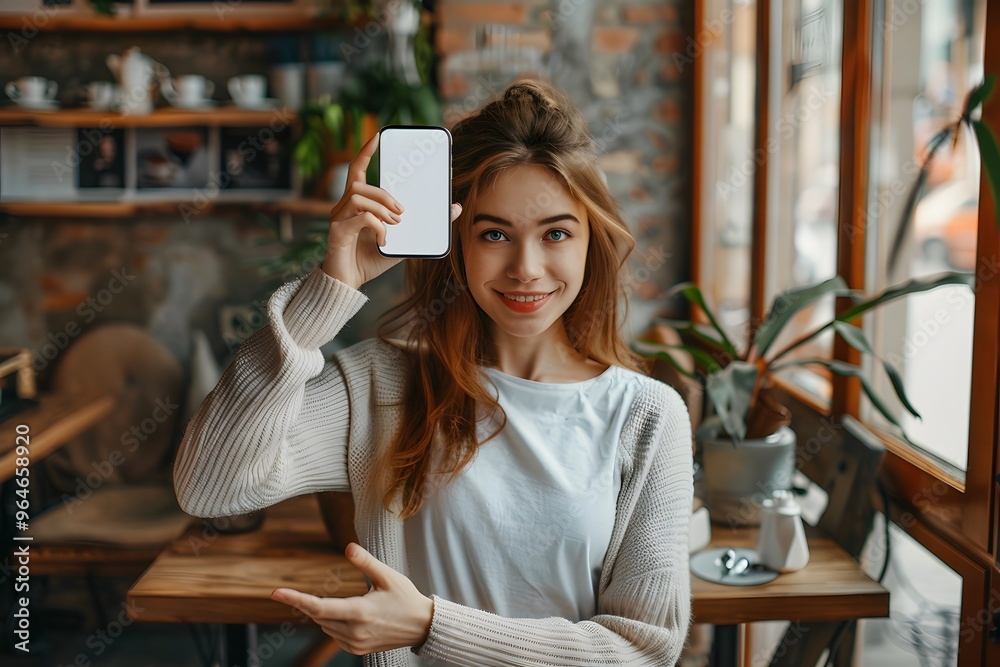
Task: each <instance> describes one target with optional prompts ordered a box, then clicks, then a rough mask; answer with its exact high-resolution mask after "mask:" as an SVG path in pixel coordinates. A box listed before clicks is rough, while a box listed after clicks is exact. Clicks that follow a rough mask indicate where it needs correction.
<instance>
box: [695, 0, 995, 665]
mask: <svg viewBox="0 0 1000 667" xmlns="http://www.w3.org/2000/svg"><path fill="white" fill-rule="evenodd" d="M876 3H882V4H881V5H880V6H878V7H876ZM891 3H892V0H856V1H847V0H845V2H843V11H844V15H843V36H844V37H843V45H842V48H843V52H842V61H841V72H842V81H841V97H840V120H841V122H840V129H841V132H840V143H841V160H840V188H839V202H838V204H839V206H838V246H837V270H838V273H839V274H840V275H841V276H843V277H844V279H845V281H846V282H847V284H848V285H849V286H850V287H851V288H855V289H864V287H865V277H866V276H865V249H866V220H865V215H866V212H867V210H868V201H869V199H868V195H869V186H870V173H869V172H870V167H869V164H870V155H871V150H872V149H873V146H872V132H871V128H872V120H873V117H872V112H873V99H872V95H873V84H874V80H873V69H872V68H873V53H872V46H873V43H874V42H873V39H884V36H882V35H879V34H876V33H875V28H876V26H875V25H874V23H875V16H876V9H879V10H880V12H879V15H882V16H888V15H891V13H890V9H891ZM882 7H885V10H884V12H885V13H884V14H883V13H882V11H881V10H882ZM774 11H780V4H775V5H774V7H772V3H771V2H769V1H768V0H758V2H757V26H756V34H757V54H758V56H757V67H756V74H757V96H756V103H755V119H754V122H755V127H756V131H755V139H754V143H755V146H754V147H755V149H756V151H757V152H756V154H757V155H759V156H762V160H761V162H760V163H758V167H757V169H756V171H755V174H754V183H753V193H754V204H753V240H752V246H751V269H750V272H751V275H750V285H751V293H750V294H751V296H750V313H751V326H753V327H756V326H757V325H759V323H760V322H761V321H762V320H763V318H764V316H765V315H766V308H767V299H766V297H767V295H766V284H765V267H766V262H767V248H768V242H767V241H768V238H767V235H768V222H769V219H770V216H771V215H772V213H771V212H770V210H769V207H771V205H772V202H770V201H769V200H768V197H769V192H768V185H769V182H768V179H769V178H772V177H773V176H771V171H772V170H770V169H769V168H768V166H769V163H770V160H769V157H770V156H769V155H768V153H767V151H766V150H760V149H761V148H762V147H764V146H766V144H767V141H768V138H769V134H768V133H769V128H770V124H771V123H770V120H771V119H770V114H771V108H770V107H771V104H770V103H769V97H770V93H769V91H770V89H771V85H772V82H771V71H772V69H771V67H772V59H773V58H774V57H775V55H774V54H773V53H772V39H771V26H772V25H773V23H772V18H773V17H772V13H773V12H774ZM694 18H695V26H700V25H703V24H704V22H705V18H706V17H705V16H704V7H703V3H700V2H699V3H695V12H694ZM990 35H993V37H992V38H991V37H990ZM985 44H986V47H985V48H986V51H985V71H986V72H993V73H998V74H1000V7H994V9H993V11H990V10H989V8H988V7H987V10H986V40H985ZM701 60H702V59H700V58H699V59H696V61H695V70H694V99H695V102H694V104H695V113H694V114H693V118H694V142H693V147H694V160H693V164H694V173H693V185H694V188H695V190H694V197H693V202H694V206H693V213H694V216H693V226H694V229H693V234H692V240H693V264H692V271H693V276H694V279H695V280H696V281H701V279H702V276H701V269H702V267H701V261H700V257H701V255H700V253H701V250H702V244H703V239H702V233H703V230H704V227H703V224H704V220H703V214H704V209H703V207H702V206H701V196H702V193H703V192H704V190H703V188H704V187H706V185H707V184H706V179H705V174H704V173H703V169H704V159H703V156H702V154H701V150H702V146H703V144H704V142H703V136H704V133H705V132H706V131H712V128H706V127H705V126H704V121H703V118H704V114H702V113H699V109H698V107H699V105H700V104H702V103H703V101H704V92H705V91H704V85H703V75H704V72H703V69H702V68H703V65H702V63H701ZM998 97H1000V95H994V99H993V100H991V101H990V102H989V103H987V104H986V105H985V106H984V109H983V120H984V121H985V122H986V123H988V124H989V125H990V127H992V128H994V129H995V130H1000V102H998V101H997V99H996V98H998ZM979 201H980V206H979V225H978V239H977V241H978V244H977V263H976V267H977V275H980V276H981V277H982V278H983V279H982V280H979V281H977V284H976V299H975V314H974V317H975V322H974V327H973V357H972V359H973V361H972V364H973V372H972V390H971V404H970V429H969V443H970V445H969V457H968V465H967V471H966V474H965V479H964V482H963V480H962V479H961V476H959V475H954V474H949V472H948V471H947V469H941V468H938V467H935V466H934V465H933V464H931V463H929V462H928V461H927V460H926V459H925V458H923V457H922V456H920V455H919V454H918V453H917V452H915V451H914V450H913V449H912V448H911V447H909V446H907V445H905V444H904V443H902V442H901V441H899V440H898V439H897V438H895V437H894V436H893V435H892V434H889V433H887V432H885V431H884V430H883V429H880V428H878V427H877V426H874V425H872V424H868V426H869V427H870V428H872V430H873V431H874V432H875V433H876V434H877V435H879V437H880V438H881V439H882V440H883V442H884V443H885V445H886V449H887V451H886V456H885V459H884V462H883V465H882V468H881V470H880V477H881V479H882V481H883V483H884V485H885V487H886V489H887V490H888V492H889V495H890V501H891V505H892V507H891V509H890V512H889V514H890V517H891V518H892V519H893V521H894V522H896V523H897V525H900V527H902V528H903V529H904V530H905V531H906V532H907V533H908V534H909V535H910V536H911V537H913V538H914V539H915V540H916V541H917V542H919V543H920V544H921V545H923V546H924V547H925V548H926V549H928V550H929V551H930V552H931V553H933V554H934V555H935V556H936V557H938V558H939V559H941V560H942V561H943V562H944V563H946V564H947V565H948V566H949V567H951V568H952V569H953V570H955V571H956V572H957V573H958V574H959V575H960V576H962V580H963V593H962V615H961V618H962V630H963V632H965V633H966V634H965V635H960V651H959V665H960V666H961V667H965V666H966V665H979V664H983V663H982V660H983V659H984V658H985V656H986V654H987V652H989V655H991V656H992V655H995V654H997V653H998V652H1000V649H998V648H996V647H995V646H994V645H988V644H987V642H986V637H987V633H988V632H989V630H990V629H991V627H989V625H988V624H983V623H976V622H973V623H971V624H968V625H967V624H966V619H970V618H972V619H974V618H976V617H977V616H979V617H981V616H982V612H983V610H984V609H989V607H990V603H991V602H992V599H991V598H990V597H989V595H988V593H989V591H990V590H991V587H992V589H993V590H996V591H1000V553H998V550H1000V547H998V523H1000V493H998V492H997V489H998V486H1000V426H998V419H1000V371H998V369H1000V276H997V275H987V273H985V272H984V273H982V274H980V273H979V272H980V271H983V269H984V268H987V267H989V266H991V265H992V264H990V263H988V262H992V263H995V262H996V259H997V258H998V257H1000V234H998V232H997V227H996V224H997V220H995V218H994V210H995V209H994V206H993V199H992V196H991V193H990V190H989V186H988V183H987V181H986V175H985V170H983V173H982V175H981V180H980V200H979ZM848 305H849V303H848V302H847V300H846V299H840V300H838V302H837V303H836V312H838V313H839V312H843V310H844V309H845V308H846V307H848ZM833 354H834V358H835V359H839V360H842V361H846V362H848V363H852V364H860V362H861V355H860V353H859V352H857V351H856V350H854V349H853V348H852V347H850V346H849V345H847V344H846V343H845V342H844V341H843V339H841V338H840V337H839V336H837V337H836V339H835V343H834V349H833ZM832 390H833V394H832V400H831V402H830V405H824V403H823V402H822V401H821V400H820V399H818V398H817V397H815V396H813V395H811V394H808V393H807V392H806V391H805V390H803V389H801V388H800V387H797V386H796V385H794V384H792V383H790V382H787V381H779V392H781V393H783V394H784V398H786V400H787V401H788V402H789V403H790V404H791V406H792V408H793V414H794V413H796V412H798V413H800V414H801V413H807V414H811V415H813V416H814V417H824V416H825V417H827V418H829V417H830V416H832V415H840V414H850V415H852V416H854V417H858V418H860V408H861V386H860V382H859V380H858V379H857V378H847V377H841V376H834V377H833V378H832ZM902 517H905V518H906V520H905V521H903V520H901V518H902ZM965 637H968V640H966V639H965Z"/></svg>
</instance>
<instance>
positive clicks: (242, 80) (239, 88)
mask: <svg viewBox="0 0 1000 667" xmlns="http://www.w3.org/2000/svg"><path fill="white" fill-rule="evenodd" d="M228 88H229V96H230V97H232V98H233V101H234V102H236V104H237V105H238V106H241V107H246V106H249V107H252V106H255V105H260V103H261V101H263V99H264V91H265V90H266V88H267V80H266V79H265V78H264V77H263V76H261V75H260V74H244V75H242V76H234V77H233V78H231V79H230V80H229V85H228Z"/></svg>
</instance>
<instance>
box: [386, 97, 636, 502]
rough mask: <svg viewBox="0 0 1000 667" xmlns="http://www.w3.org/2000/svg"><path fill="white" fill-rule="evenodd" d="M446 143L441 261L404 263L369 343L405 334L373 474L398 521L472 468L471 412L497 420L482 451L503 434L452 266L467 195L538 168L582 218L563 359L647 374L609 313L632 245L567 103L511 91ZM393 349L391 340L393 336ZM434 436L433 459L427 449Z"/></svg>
mask: <svg viewBox="0 0 1000 667" xmlns="http://www.w3.org/2000/svg"><path fill="white" fill-rule="evenodd" d="M451 132H452V137H453V148H452V165H453V171H454V177H453V180H452V192H453V199H454V200H455V201H457V202H459V203H460V204H461V205H462V213H461V215H460V216H459V217H458V218H457V219H456V220H455V222H454V223H453V225H452V251H451V253H450V254H449V255H448V257H447V258H446V259H444V260H440V259H411V260H409V261H407V262H406V293H407V297H406V298H405V300H404V301H403V302H402V303H400V304H399V305H397V306H395V307H393V308H391V309H389V310H388V311H387V312H386V313H384V314H383V315H382V317H381V318H379V322H380V325H379V328H378V336H379V338H381V339H382V340H384V341H386V342H390V343H392V341H390V340H389V334H390V332H400V331H402V330H404V329H406V330H407V333H406V334H405V336H403V338H405V340H406V347H407V350H408V354H407V355H406V358H407V365H408V368H407V369H406V370H407V371H408V385H407V389H406V392H405V396H404V398H403V410H404V419H405V421H404V423H405V424H406V426H405V428H402V429H400V431H399V434H398V435H397V437H396V439H395V441H394V442H393V443H392V444H391V446H390V447H389V448H388V449H387V451H386V452H383V453H382V455H381V456H380V457H379V459H378V460H377V461H376V462H375V470H374V474H375V476H376V479H377V480H379V481H380V482H381V483H382V485H383V486H382V488H383V489H384V494H383V498H382V501H383V504H384V506H385V507H386V508H387V509H389V508H390V506H391V504H392V502H393V500H394V499H395V498H396V497H397V495H398V494H402V505H401V511H400V514H399V517H400V518H401V519H406V518H408V517H411V516H413V515H414V514H416V513H417V511H418V510H419V509H420V507H421V505H422V504H423V498H424V491H425V486H426V485H427V483H428V476H429V475H431V474H440V475H443V474H446V473H450V474H451V475H452V478H454V476H456V475H458V473H459V472H461V470H462V469H463V468H464V467H465V466H466V465H467V464H468V463H469V462H470V461H472V458H473V456H474V455H475V452H476V450H477V449H478V447H479V446H480V445H481V444H482V443H481V442H479V441H478V439H477V432H476V404H477V403H480V404H481V405H482V406H484V407H486V408H487V410H486V412H487V415H492V414H495V413H496V411H499V412H500V414H501V415H502V421H501V422H500V426H499V427H498V428H497V430H496V431H494V432H493V433H492V434H490V435H489V437H487V438H486V439H485V440H483V441H482V442H486V441H488V440H490V439H491V438H493V437H495V436H496V435H497V434H498V433H499V432H500V430H502V428H503V426H504V424H506V420H507V417H506V414H503V409H502V408H501V407H500V405H499V403H498V402H497V401H496V400H495V398H494V396H493V394H492V393H490V391H489V390H488V389H487V387H486V386H485V385H484V384H483V382H482V378H481V376H480V372H479V369H478V366H480V365H492V364H494V363H495V362H496V357H495V352H494V350H493V345H492V340H491V339H490V336H489V331H490V328H489V324H490V322H489V318H488V316H487V315H486V314H485V313H484V312H483V311H482V309H480V308H479V306H478V305H477V304H476V302H475V300H474V299H473V298H472V294H471V293H470V291H469V287H468V283H467V282H466V278H465V263H464V258H463V256H462V247H463V246H462V243H463V242H466V241H467V240H468V239H469V238H470V234H471V233H470V227H471V221H472V220H473V218H474V216H475V210H474V209H475V204H476V201H477V197H478V193H479V192H482V191H484V190H485V189H486V188H488V187H490V186H491V185H492V184H494V183H495V182H496V181H497V179H498V178H499V177H500V175H501V174H503V173H504V172H505V171H506V170H509V169H511V168H514V167H520V166H524V165H538V166H542V167H545V168H547V169H548V170H549V171H551V172H552V173H553V174H554V175H556V176H557V177H558V178H559V179H560V181H561V182H562V183H563V184H564V185H565V186H566V188H567V189H568V190H569V192H570V194H571V195H572V196H573V197H574V198H575V199H576V200H578V201H579V202H580V203H581V204H582V205H583V206H584V207H585V208H586V210H587V214H588V218H589V221H590V243H589V247H588V249H587V265H586V268H585V270H584V278H583V284H582V286H581V289H580V293H579V295H578V296H577V298H576V300H575V301H574V302H573V304H572V305H571V306H570V307H569V308H568V309H567V310H566V312H565V313H564V314H563V326H564V327H565V329H566V333H567V335H568V337H569V339H570V342H571V343H572V345H573V347H574V348H576V350H577V351H578V352H579V353H580V354H582V355H584V357H586V358H590V359H594V360H596V361H598V362H601V363H602V364H606V365H618V366H623V367H625V368H629V369H631V370H634V371H637V372H643V373H644V372H646V371H647V370H648V363H649V362H648V360H646V359H644V358H643V357H640V356H638V355H636V354H635V353H634V352H632V350H631V349H630V348H629V346H628V345H627V344H626V343H625V341H624V340H623V339H622V337H621V334H620V333H619V327H620V325H621V322H619V313H620V310H621V308H620V307H619V304H620V302H624V303H625V308H626V311H625V312H627V307H628V306H627V302H625V299H624V298H623V297H624V296H625V289H624V285H625V272H626V271H627V270H628V269H627V266H626V259H627V257H628V255H629V253H630V252H631V251H632V249H633V248H634V247H635V239H634V238H633V237H632V234H631V233H630V232H629V229H628V226H627V225H626V223H625V221H624V220H623V219H622V216H621V213H620V211H619V209H618V204H617V202H616V201H615V199H614V197H613V195H612V194H611V192H610V191H609V190H608V187H607V185H606V184H605V181H604V179H603V178H602V173H601V171H600V168H599V166H598V161H597V155H596V152H595V149H594V142H593V139H592V137H591V135H590V132H589V130H588V128H587V122H586V120H585V119H584V117H583V114H582V113H580V111H579V110H578V109H577V108H576V107H575V105H574V104H573V103H572V101H571V100H569V98H567V97H566V96H565V95H564V94H562V93H560V92H559V91H558V90H556V89H555V88H554V87H553V86H551V85H550V84H547V83H544V82H540V81H530V80H529V81H519V82H517V83H514V84H512V85H511V86H509V87H508V88H507V89H506V90H505V91H504V93H503V94H502V95H501V96H500V98H499V99H497V100H495V101H493V102H491V103H489V104H487V105H486V106H485V107H484V108H482V109H481V110H480V111H478V112H477V113H475V114H474V115H472V116H469V117H467V118H464V119H462V120H461V121H459V122H458V123H457V124H456V125H455V126H454V128H453V129H452V130H451ZM539 203H541V202H539ZM393 338H395V339H396V340H397V342H398V341H399V340H400V337H399V334H398V333H397V336H395V337H393ZM402 370H403V369H401V371H402ZM436 434H439V437H440V440H439V442H440V447H441V448H442V450H441V451H439V452H437V451H435V450H434V446H433V445H434V443H435V440H436V437H435V436H436ZM432 453H433V454H435V455H440V459H439V460H440V461H441V462H442V464H443V465H441V467H440V469H432V457H431V455H432Z"/></svg>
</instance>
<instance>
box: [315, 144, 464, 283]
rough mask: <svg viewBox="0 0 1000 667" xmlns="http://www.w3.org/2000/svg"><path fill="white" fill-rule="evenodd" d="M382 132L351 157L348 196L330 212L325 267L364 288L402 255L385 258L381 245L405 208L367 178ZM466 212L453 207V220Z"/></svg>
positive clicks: (333, 274)
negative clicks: (369, 164) (387, 226)
mask: <svg viewBox="0 0 1000 667" xmlns="http://www.w3.org/2000/svg"><path fill="white" fill-rule="evenodd" d="M378 138H379V135H378V133H376V134H375V136H374V137H372V138H371V139H369V140H368V143H366V144H365V145H364V146H363V147H362V148H361V151H360V152H359V153H358V154H357V155H356V156H355V157H354V159H353V160H351V164H350V167H349V169H348V172H347V187H346V188H345V189H344V196H343V197H341V198H340V201H339V202H337V204H336V205H335V206H334V207H333V210H332V211H330V232H329V235H328V237H327V242H326V256H325V257H324V258H323V264H322V269H323V272H324V273H326V274H327V275H330V276H333V277H334V278H336V279H337V280H340V281H342V282H345V283H347V284H348V285H350V286H351V287H353V288H354V289H358V288H360V287H361V286H362V285H364V284H365V283H366V282H368V281H369V280H372V279H373V278H376V277H378V276H380V275H382V274H383V273H385V272H386V271H388V270H389V269H390V268H392V267H393V266H395V265H396V264H399V262H400V261H402V259H403V258H402V257H384V256H383V255H382V254H381V253H379V251H378V247H377V246H382V245H385V231H386V227H385V225H386V224H390V225H395V224H398V223H399V221H400V214H402V213H403V207H402V206H401V205H400V204H399V202H398V201H396V199H395V198H394V197H393V196H392V195H390V194H389V193H388V192H386V191H385V190H383V189H382V188H380V187H378V186H375V185H369V184H368V182H367V180H366V177H365V175H366V173H367V171H368V163H369V162H371V158H372V155H374V154H375V149H376V148H378ZM461 212H462V207H461V206H460V205H458V204H452V206H451V220H452V221H454V220H455V218H457V217H458V216H459V215H460V214H461Z"/></svg>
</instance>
